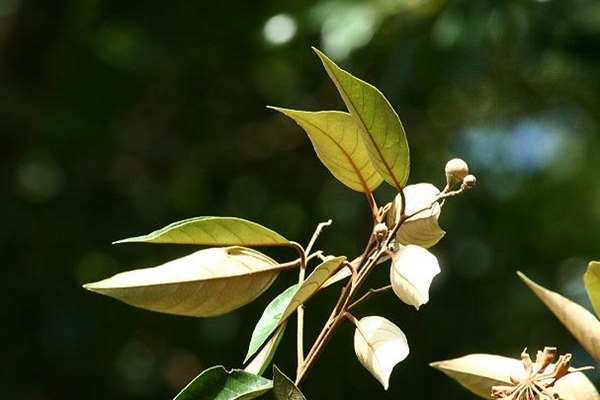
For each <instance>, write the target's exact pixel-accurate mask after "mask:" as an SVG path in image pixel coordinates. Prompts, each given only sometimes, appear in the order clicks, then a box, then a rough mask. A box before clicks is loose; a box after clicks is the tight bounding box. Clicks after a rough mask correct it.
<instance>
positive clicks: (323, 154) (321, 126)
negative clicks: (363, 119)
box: [271, 107, 383, 192]
mask: <svg viewBox="0 0 600 400" xmlns="http://www.w3.org/2000/svg"><path fill="white" fill-rule="evenodd" d="M271 108H272V109H274V110H277V111H279V112H281V113H282V114H284V115H287V116H288V117H290V118H292V119H293V120H294V121H296V122H297V123H298V124H299V125H300V126H301V127H302V128H303V129H304V130H305V131H306V133H307V135H308V137H309V139H310V141H311V142H312V144H313V147H314V148H315V152H316V153H317V156H318V157H319V159H320V160H321V162H322V163H323V164H324V165H325V167H327V169H328V170H329V171H330V172H331V173H332V174H333V176H335V177H336V178H337V179H338V180H339V181H340V182H342V183H343V184H344V185H346V186H348V187H349V188H350V189H353V190H356V191H359V192H372V191H373V190H375V189H376V188H377V187H378V186H379V185H380V184H381V182H382V180H383V178H382V177H381V175H379V173H378V172H377V170H376V169H375V166H374V165H373V163H372V162H371V159H370V158H369V153H368V151H367V148H366V147H365V145H364V143H363V141H362V138H361V128H360V127H359V126H358V125H356V123H355V122H354V119H353V118H352V116H351V115H350V114H348V113H345V112H341V111H319V112H309V111H298V110H289V109H284V108H278V107H271Z"/></svg>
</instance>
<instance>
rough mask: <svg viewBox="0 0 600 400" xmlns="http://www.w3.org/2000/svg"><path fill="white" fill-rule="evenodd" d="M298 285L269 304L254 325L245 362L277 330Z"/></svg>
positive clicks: (288, 289)
mask: <svg viewBox="0 0 600 400" xmlns="http://www.w3.org/2000/svg"><path fill="white" fill-rule="evenodd" d="M298 287H299V284H295V285H292V286H290V287H289V288H287V289H286V290H284V291H283V292H282V293H281V294H279V295H278V296H277V297H275V298H274V299H273V300H272V301H271V302H270V303H269V304H268V305H267V307H266V308H265V310H264V311H263V313H262V315H261V317H260V319H259V320H258V322H257V323H256V326H255V327H254V331H253V332H252V337H251V338H250V344H249V346H248V352H247V353H246V357H245V358H244V362H246V361H248V359H249V358H250V357H252V355H253V354H254V353H256V352H257V351H258V349H259V348H260V346H262V345H263V343H265V341H266V340H267V339H268V338H269V337H270V336H271V334H272V333H273V332H274V331H275V329H276V328H277V326H278V325H279V323H280V322H281V316H282V315H283V312H284V311H285V309H286V308H287V306H288V305H289V304H290V300H291V299H292V297H293V296H294V294H295V293H296V292H297V291H298Z"/></svg>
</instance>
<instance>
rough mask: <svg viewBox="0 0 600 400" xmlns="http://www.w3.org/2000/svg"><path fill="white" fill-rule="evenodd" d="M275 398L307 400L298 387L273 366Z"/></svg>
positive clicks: (280, 399) (278, 399) (279, 399)
mask: <svg viewBox="0 0 600 400" xmlns="http://www.w3.org/2000/svg"><path fill="white" fill-rule="evenodd" d="M273 396H274V397H275V400H306V397H304V395H303V394H302V392H301V391H300V389H298V386H296V385H295V384H294V382H292V380H291V379H290V378H288V377H287V376H285V374H284V373H283V372H281V371H280V370H279V368H277V366H275V365H273Z"/></svg>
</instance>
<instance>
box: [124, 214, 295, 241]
mask: <svg viewBox="0 0 600 400" xmlns="http://www.w3.org/2000/svg"><path fill="white" fill-rule="evenodd" d="M132 242H145V243H173V244H195V245H208V246H283V245H289V244H290V242H289V240H287V239H286V238H284V237H283V236H281V235H280V234H278V233H277V232H275V231H272V230H271V229H268V228H265V227H264V226H262V225H259V224H257V223H256V222H252V221H248V220H245V219H242V218H235V217H196V218H189V219H185V220H183V221H178V222H174V223H172V224H170V225H167V226H165V227H164V228H162V229H159V230H156V231H154V232H152V233H149V234H148V235H142V236H135V237H131V238H127V239H122V240H117V241H116V242H113V244H120V243H132Z"/></svg>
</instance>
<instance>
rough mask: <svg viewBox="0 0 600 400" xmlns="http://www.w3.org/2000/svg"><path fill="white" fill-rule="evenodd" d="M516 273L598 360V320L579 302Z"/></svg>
mask: <svg viewBox="0 0 600 400" xmlns="http://www.w3.org/2000/svg"><path fill="white" fill-rule="evenodd" d="M517 275H518V276H519V277H520V278H521V280H523V282H525V284H526V285H527V286H528V287H529V288H530V289H531V290H532V291H533V293H535V295H536V296H537V297H538V298H539V299H540V300H541V301H542V302H543V303H544V304H545V305H546V306H547V307H548V308H549V309H550V311H552V313H553V314H554V315H555V316H556V317H557V318H558V319H559V320H560V322H562V324H563V325H564V326H565V327H566V328H567V329H568V330H569V332H571V334H572V335H573V336H575V338H576V339H577V341H578V342H579V343H580V344H581V345H582V346H583V348H584V349H585V350H586V351H587V352H588V353H589V354H590V355H591V356H592V357H594V358H595V359H596V360H597V361H600V321H598V319H597V318H596V317H595V316H594V315H593V314H592V313H591V312H589V311H588V310H586V309H585V308H583V307H582V306H580V305H579V304H577V303H575V302H573V301H571V300H569V299H567V298H566V297H564V296H562V295H560V294H558V293H556V292H553V291H551V290H548V289H546V288H545V287H543V286H541V285H539V284H537V283H535V282H534V281H532V280H531V279H529V278H528V277H527V276H526V275H525V274H523V273H522V272H520V271H517Z"/></svg>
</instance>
